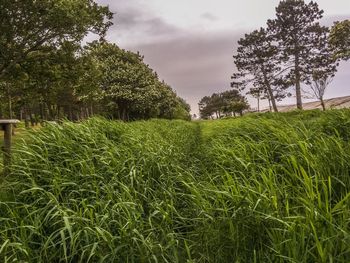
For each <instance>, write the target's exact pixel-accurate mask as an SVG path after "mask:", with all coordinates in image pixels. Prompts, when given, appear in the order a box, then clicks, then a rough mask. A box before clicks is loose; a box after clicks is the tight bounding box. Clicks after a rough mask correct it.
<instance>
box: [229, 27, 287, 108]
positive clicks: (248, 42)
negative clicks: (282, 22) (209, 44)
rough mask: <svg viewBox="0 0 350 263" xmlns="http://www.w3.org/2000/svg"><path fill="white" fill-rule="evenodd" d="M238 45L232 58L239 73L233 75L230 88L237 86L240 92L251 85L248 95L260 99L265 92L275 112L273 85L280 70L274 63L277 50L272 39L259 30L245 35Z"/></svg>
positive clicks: (264, 31) (275, 62)
mask: <svg viewBox="0 0 350 263" xmlns="http://www.w3.org/2000/svg"><path fill="white" fill-rule="evenodd" d="M238 44H239V46H238V49H237V55H235V56H233V58H234V62H235V65H236V67H237V70H238V72H239V73H238V74H234V75H233V77H232V79H234V81H233V82H232V84H231V85H232V87H234V86H235V85H238V86H239V89H241V90H242V89H245V88H246V87H247V86H248V85H249V84H253V85H252V87H251V88H250V93H251V94H254V95H259V97H260V95H261V94H262V93H264V92H266V93H267V94H268V97H269V100H270V101H271V102H272V106H273V109H274V111H275V112H277V111H278V109H277V105H276V98H277V97H276V95H277V93H276V88H278V86H275V83H276V82H277V80H278V75H279V71H280V68H279V67H278V63H277V61H276V60H277V59H278V57H277V54H278V50H277V48H276V46H274V45H273V43H272V38H271V37H270V36H269V35H268V34H267V32H266V30H265V29H264V28H260V30H255V31H253V32H252V33H250V34H246V35H245V37H244V38H241V39H240V40H239V41H238ZM240 79H243V80H240ZM257 87H258V88H257ZM280 95H282V94H280Z"/></svg>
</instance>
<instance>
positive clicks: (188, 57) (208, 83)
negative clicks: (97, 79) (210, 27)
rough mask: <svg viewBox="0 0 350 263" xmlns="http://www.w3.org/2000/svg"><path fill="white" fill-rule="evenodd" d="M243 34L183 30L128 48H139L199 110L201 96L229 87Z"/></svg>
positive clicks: (159, 71)
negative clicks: (169, 37)
mask: <svg viewBox="0 0 350 263" xmlns="http://www.w3.org/2000/svg"><path fill="white" fill-rule="evenodd" d="M242 34H243V32H242V33H241V34H240V33H237V32H236V33H234V32H226V31H225V32H220V33H206V34H205V33H203V34H200V33H194V32H181V33H179V34H178V35H177V36H174V37H173V38H172V39H169V40H166V41H160V42H156V43H151V44H140V45H134V46H129V47H128V48H130V49H131V50H133V51H140V52H141V53H142V54H143V55H144V56H145V61H146V62H147V63H148V64H150V65H151V66H152V67H153V68H154V69H155V70H156V71H157V72H158V73H159V75H160V77H161V78H164V79H165V81H166V82H167V83H169V84H170V85H171V86H172V87H173V88H174V89H175V90H176V91H177V92H178V94H179V95H180V96H182V97H183V98H185V99H186V100H187V101H188V102H189V103H190V104H191V106H192V110H193V111H197V103H198V101H199V100H200V98H202V97H203V96H205V95H209V94H211V93H213V92H217V91H223V90H227V89H229V88H230V80H231V79H230V77H231V75H232V73H233V71H234V64H233V58H232V55H233V53H234V50H235V49H236V43H237V40H238V39H239V38H240V37H241V36H242Z"/></svg>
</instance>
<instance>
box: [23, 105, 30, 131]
mask: <svg viewBox="0 0 350 263" xmlns="http://www.w3.org/2000/svg"><path fill="white" fill-rule="evenodd" d="M24 126H25V127H26V129H28V128H29V116H28V108H27V105H24Z"/></svg>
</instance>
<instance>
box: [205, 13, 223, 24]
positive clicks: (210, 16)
mask: <svg viewBox="0 0 350 263" xmlns="http://www.w3.org/2000/svg"><path fill="white" fill-rule="evenodd" d="M201 18H202V19H205V20H209V21H213V22H214V21H218V20H219V18H218V17H216V16H215V15H213V14H211V13H209V12H207V13H204V14H202V15H201Z"/></svg>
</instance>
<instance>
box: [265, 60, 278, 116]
mask: <svg viewBox="0 0 350 263" xmlns="http://www.w3.org/2000/svg"><path fill="white" fill-rule="evenodd" d="M262 70H263V72H264V82H265V86H266V88H267V92H268V93H269V97H270V100H271V103H272V107H273V111H274V112H278V109H277V105H276V99H275V96H273V91H272V88H271V84H270V81H269V79H268V78H267V75H266V72H265V67H264V66H263V67H262ZM270 111H271V109H270Z"/></svg>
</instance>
